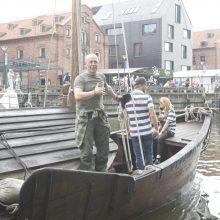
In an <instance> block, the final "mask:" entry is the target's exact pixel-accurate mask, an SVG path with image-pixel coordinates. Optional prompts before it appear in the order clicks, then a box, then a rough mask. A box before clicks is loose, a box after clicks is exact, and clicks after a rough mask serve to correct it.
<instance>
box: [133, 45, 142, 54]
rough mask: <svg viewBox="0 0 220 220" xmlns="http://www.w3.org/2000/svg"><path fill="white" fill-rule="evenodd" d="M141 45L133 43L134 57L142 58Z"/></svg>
mask: <svg viewBox="0 0 220 220" xmlns="http://www.w3.org/2000/svg"><path fill="white" fill-rule="evenodd" d="M142 47H143V45H142V43H135V44H134V57H141V56H142Z"/></svg>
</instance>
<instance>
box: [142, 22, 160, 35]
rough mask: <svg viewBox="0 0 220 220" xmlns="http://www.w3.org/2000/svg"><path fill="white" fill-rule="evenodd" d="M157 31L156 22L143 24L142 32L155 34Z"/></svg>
mask: <svg viewBox="0 0 220 220" xmlns="http://www.w3.org/2000/svg"><path fill="white" fill-rule="evenodd" d="M156 32H157V24H143V26H142V33H143V35H145V34H155V33H156Z"/></svg>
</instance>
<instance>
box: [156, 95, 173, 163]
mask: <svg viewBox="0 0 220 220" xmlns="http://www.w3.org/2000/svg"><path fill="white" fill-rule="evenodd" d="M160 109H162V110H163V115H160V116H159V119H160V121H161V122H163V123H161V124H162V126H161V129H160V133H159V139H158V144H157V156H156V160H155V164H159V163H160V162H161V161H163V160H165V159H166V149H165V139H166V138H168V137H173V136H174V135H175V132H176V114H175V110H174V107H173V105H172V104H171V102H170V100H169V99H168V98H167V97H162V98H160Z"/></svg>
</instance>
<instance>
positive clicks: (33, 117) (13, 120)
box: [0, 113, 75, 125]
mask: <svg viewBox="0 0 220 220" xmlns="http://www.w3.org/2000/svg"><path fill="white" fill-rule="evenodd" d="M64 119H69V120H75V115H73V114H70V113H68V114H51V115H30V116H25V115H22V116H18V117H5V118H1V119H0V125H1V124H10V123H21V122H30V121H34V122H37V121H45V120H64Z"/></svg>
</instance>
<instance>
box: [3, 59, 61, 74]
mask: <svg viewBox="0 0 220 220" xmlns="http://www.w3.org/2000/svg"><path fill="white" fill-rule="evenodd" d="M7 69H13V70H14V72H26V71H41V70H60V71H63V68H62V67H58V66H50V65H47V64H43V63H36V62H30V61H26V60H14V61H8V64H7ZM4 70H5V63H4V62H0V72H4Z"/></svg>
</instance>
